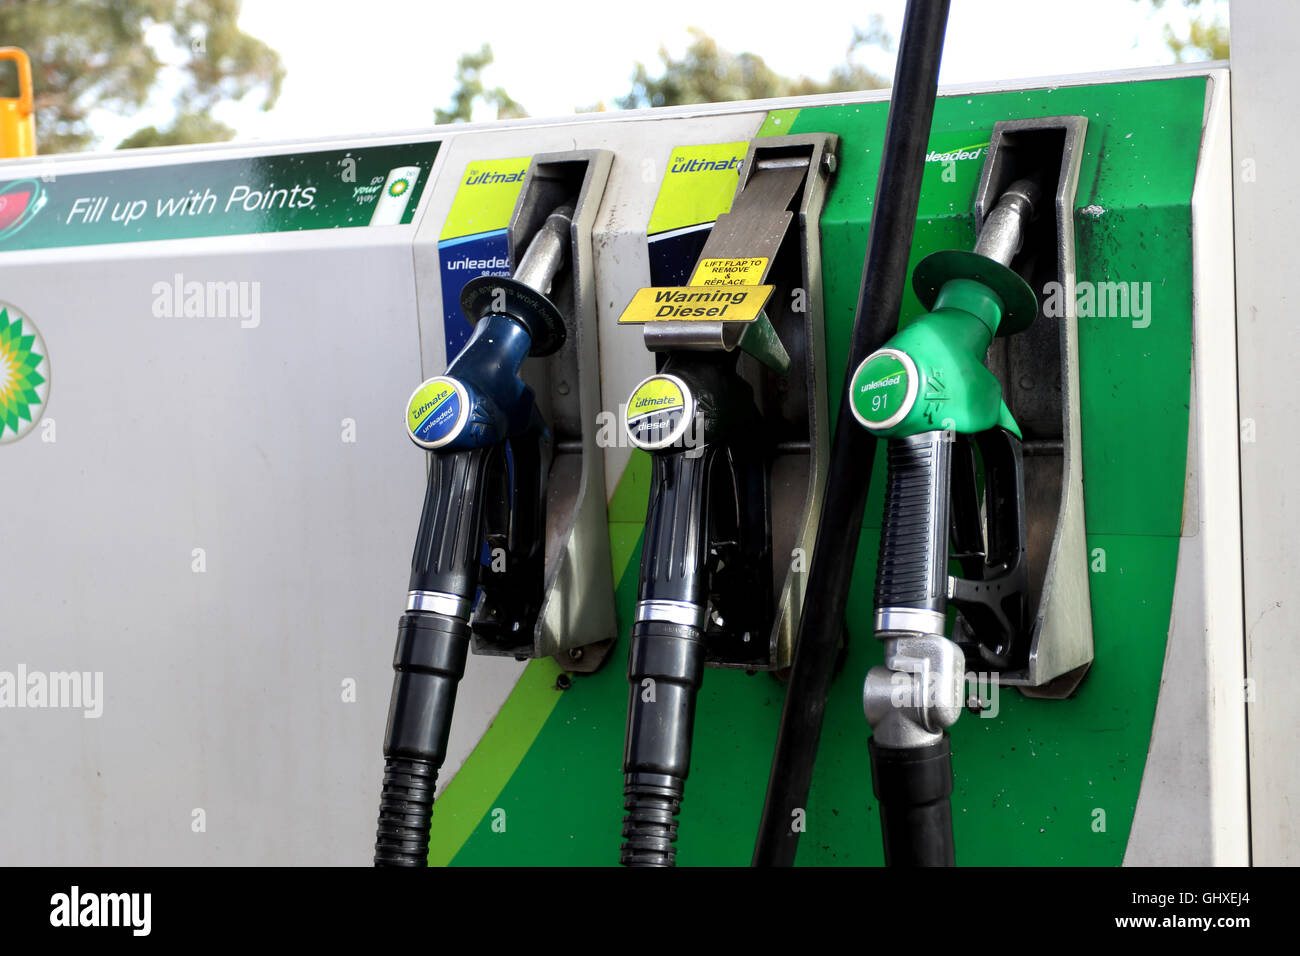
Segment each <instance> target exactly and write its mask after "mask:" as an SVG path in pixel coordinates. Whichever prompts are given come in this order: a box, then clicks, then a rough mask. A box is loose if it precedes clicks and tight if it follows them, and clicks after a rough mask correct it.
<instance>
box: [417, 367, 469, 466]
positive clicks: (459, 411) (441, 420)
mask: <svg viewBox="0 0 1300 956" xmlns="http://www.w3.org/2000/svg"><path fill="white" fill-rule="evenodd" d="M468 418H469V396H468V395H467V394H466V393H465V386H463V385H461V384H460V382H458V381H456V380H455V379H453V378H444V377H441V376H440V377H438V378H431V379H429V380H428V381H427V382H425V383H424V384H423V385H421V386H420V387H419V388H417V389H416V390H415V391H414V392H413V393H412V394H411V398H410V401H409V402H407V405H406V430H407V432H408V433H409V434H410V436H411V440H412V441H414V442H415V443H416V444H417V445H419V446H420V447H422V448H441V447H442V446H443V445H445V444H447V443H448V442H450V441H451V440H452V439H454V438H455V437H456V436H457V435H459V434H460V433H461V431H462V430H463V429H464V427H465V421H466V419H468Z"/></svg>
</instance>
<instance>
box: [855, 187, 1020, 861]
mask: <svg viewBox="0 0 1300 956" xmlns="http://www.w3.org/2000/svg"><path fill="white" fill-rule="evenodd" d="M1040 195H1041V190H1040V189H1039V187H1038V186H1037V185H1036V184H1035V183H1034V182H1032V181H1031V180H1018V181H1016V182H1014V183H1012V184H1011V186H1010V187H1009V188H1008V189H1007V190H1006V191H1005V192H1004V193H1003V194H1002V196H1001V197H1000V198H999V200H998V202H997V204H996V206H995V207H994V209H993V211H992V212H991V213H990V214H989V216H988V218H987V220H986V221H985V223H984V226H983V228H982V229H981V231H980V234H979V239H978V241H977V242H976V245H975V249H974V251H964V250H949V251H945V252H938V253H935V254H934V255H931V256H928V257H927V258H925V259H924V260H922V262H921V263H920V264H919V265H918V266H917V267H916V271H915V272H914V273H913V276H912V287H913V288H914V289H915V291H916V294H917V297H918V298H919V299H920V300H921V303H922V305H924V306H925V307H926V308H927V309H928V311H927V312H926V314H925V315H923V316H921V317H920V318H919V319H917V320H916V321H915V322H913V323H912V324H911V325H909V326H908V327H907V328H905V329H902V330H900V331H899V332H898V333H896V334H895V335H894V336H893V337H892V338H890V339H889V340H888V341H887V342H886V343H885V345H884V346H883V347H882V348H880V349H878V350H877V351H875V352H874V353H872V354H871V355H869V356H867V358H866V359H865V360H864V361H863V362H862V364H861V365H859V366H858V369H857V371H856V372H855V373H854V375H853V378H852V381H851V383H850V386H849V387H850V395H849V397H850V405H851V408H852V410H853V414H854V417H856V418H857V420H858V421H859V422H860V423H861V424H862V425H863V426H864V427H866V428H867V429H869V430H870V431H872V432H874V433H875V434H878V435H881V436H882V437H885V438H888V439H889V443H888V447H887V451H886V464H887V468H888V475H887V478H886V484H885V513H884V515H883V517H882V520H881V532H880V556H879V560H878V562H877V566H876V588H875V596H874V597H875V612H874V621H873V624H874V631H875V634H876V637H877V638H879V639H880V641H881V642H882V643H883V644H884V652H885V653H884V666H879V667H873V668H872V669H871V670H870V671H869V672H868V674H867V678H866V682H865V684H864V686H863V691H862V701H863V710H864V712H865V714H866V717H867V722H868V723H869V724H870V725H871V730H872V736H871V742H870V752H871V774H872V785H873V788H874V790H875V793H876V797H877V799H878V800H879V804H880V822H881V829H882V833H883V838H884V850H885V861H886V862H887V863H889V864H890V865H900V866H950V865H952V864H953V863H955V861H956V852H955V849H954V844H953V829H952V807H951V802H950V796H951V794H952V789H953V778H952V760H951V751H950V747H949V741H948V734H947V728H948V727H950V726H952V724H953V723H955V722H956V720H957V718H958V717H959V716H960V715H961V711H962V706H963V704H964V697H965V694H964V689H965V670H966V655H967V654H968V653H969V654H972V655H976V656H977V658H978V660H979V661H980V662H981V663H982V664H983V665H984V666H986V667H988V668H989V669H992V670H999V669H1001V668H1003V667H1005V666H1007V662H1008V661H1009V660H1010V658H1011V654H1012V652H1013V649H1015V648H1018V647H1019V646H1020V643H1021V642H1022V641H1023V639H1024V636H1025V630H1026V621H1027V618H1028V613H1027V600H1028V599H1027V591H1028V574H1027V563H1026V560H1025V541H1026V522H1025V489H1024V470H1023V464H1022V459H1021V454H1022V452H1021V435H1020V430H1019V428H1018V427H1017V426H1016V423H1015V420H1014V419H1013V418H1012V416H1011V412H1010V410H1009V409H1008V408H1007V405H1006V402H1004V401H1003V398H1002V386H1001V384H1000V383H999V382H998V379H997V377H996V376H995V375H994V374H993V373H992V372H990V371H989V370H988V368H987V367H985V365H984V358H985V355H986V354H987V352H988V348H989V345H990V344H992V342H993V337H994V336H996V335H1006V334H1009V333H1012V332H1017V331H1020V330H1021V329H1024V328H1025V327H1027V326H1028V325H1029V324H1030V323H1032V322H1033V321H1034V318H1035V317H1036V315H1037V313H1038V302H1037V299H1036V298H1035V296H1034V293H1033V291H1032V290H1031V289H1030V287H1029V285H1028V284H1027V283H1026V282H1025V281H1024V279H1022V278H1021V277H1020V276H1019V275H1018V274H1017V273H1015V272H1014V271H1012V269H1011V268H1010V263H1011V260H1012V258H1013V257H1014V256H1015V255H1016V253H1017V252H1018V251H1019V250H1020V246H1021V243H1022V239H1023V236H1024V234H1025V230H1026V227H1027V226H1028V224H1029V223H1030V221H1031V220H1032V219H1033V218H1034V214H1035V212H1036V208H1037V206H1038V203H1039V197H1040ZM977 450H978V456H979V457H978V462H979V464H978V466H977V464H976V461H977V459H976V451H977ZM981 468H982V471H983V482H982V487H981V482H980V481H979V469H981ZM952 561H955V562H957V563H958V564H959V565H960V567H961V575H960V576H953V575H950V573H949V563H950V562H952ZM950 604H951V605H952V606H954V607H955V608H956V609H957V612H958V615H957V624H956V625H954V631H953V635H954V636H953V637H952V638H950V637H948V636H947V635H948V609H949V605H950Z"/></svg>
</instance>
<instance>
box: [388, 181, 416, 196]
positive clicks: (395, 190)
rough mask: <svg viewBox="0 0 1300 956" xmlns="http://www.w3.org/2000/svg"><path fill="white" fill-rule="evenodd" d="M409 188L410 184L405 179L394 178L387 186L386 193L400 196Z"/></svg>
mask: <svg viewBox="0 0 1300 956" xmlns="http://www.w3.org/2000/svg"><path fill="white" fill-rule="evenodd" d="M410 188H411V184H410V183H409V182H407V181H406V180H405V179H394V180H393V182H392V184H391V185H390V186H389V187H388V195H390V196H400V195H402V193H404V192H406V191H407V190H408V189H410Z"/></svg>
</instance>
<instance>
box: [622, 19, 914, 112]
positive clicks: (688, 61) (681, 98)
mask: <svg viewBox="0 0 1300 956" xmlns="http://www.w3.org/2000/svg"><path fill="white" fill-rule="evenodd" d="M689 32H690V34H691V36H692V37H693V39H692V40H691V44H690V46H689V47H688V48H687V50H686V54H685V55H684V56H683V57H682V58H681V59H674V58H673V57H672V56H671V55H670V54H669V53H668V51H667V50H666V49H664V48H663V47H660V49H659V59H660V61H661V62H660V71H659V72H658V75H652V74H651V72H650V70H649V68H648V67H646V65H645V64H644V63H638V64H636V67H635V69H634V70H633V72H632V89H631V91H630V92H629V93H628V94H627V95H626V96H623V97H620V98H619V99H617V100H616V101H615V102H616V103H617V105H618V106H619V108H620V109H640V108H643V107H647V106H678V105H681V104H686V103H727V102H732V101H734V100H753V99H765V98H768V97H774V96H803V95H807V94H811V93H842V92H847V91H849V90H874V89H880V88H881V87H883V86H885V85H887V81H886V80H885V79H884V78H883V77H880V76H877V75H876V74H874V73H872V72H871V71H870V70H868V69H867V68H866V67H864V66H861V65H860V64H857V63H854V62H853V54H854V52H856V51H857V50H858V48H859V47H863V46H882V47H888V45H889V43H890V41H889V37H888V35H887V34H886V33H885V31H884V28H883V26H882V24H881V19H880V17H879V15H876V16H873V17H872V22H871V26H870V27H869V28H868V29H866V30H855V31H854V35H853V39H852V42H850V44H849V47H848V50H847V51H846V54H845V57H844V62H843V63H841V64H840V65H838V66H836V67H835V68H834V69H833V70H832V71H831V74H830V76H829V77H827V78H826V79H824V80H815V79H812V78H810V77H807V76H799V77H785V76H782V75H780V74H779V73H777V72H775V71H774V70H773V69H772V68H771V67H769V66H768V65H767V63H766V62H764V60H763V58H762V57H761V56H758V55H757V54H755V53H731V52H730V51H728V50H724V49H723V48H721V47H720V46H718V43H717V41H716V40H714V39H713V38H712V37H710V36H709V35H708V34H706V33H705V32H704V31H703V30H700V29H698V28H695V27H692V28H691V29H690V31H689Z"/></svg>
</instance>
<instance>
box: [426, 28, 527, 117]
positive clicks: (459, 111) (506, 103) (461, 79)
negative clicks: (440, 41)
mask: <svg viewBox="0 0 1300 956" xmlns="http://www.w3.org/2000/svg"><path fill="white" fill-rule="evenodd" d="M492 60H493V56H492V46H491V44H488V43H484V44H483V45H482V46H481V47H479V48H478V51H477V52H475V53H466V54H464V55H463V56H461V58H460V59H459V60H457V61H456V89H455V91H454V92H453V93H452V94H451V105H450V106H449V107H448V108H447V109H445V110H442V109H435V110H434V111H433V116H434V122H436V123H438V124H439V125H442V124H443V123H464V122H468V121H469V119H470V118H471V117H472V116H473V114H474V103H475V102H476V101H479V100H481V101H483V102H484V103H489V104H492V105H494V106H496V108H497V119H517V118H519V117H521V116H527V115H528V113H527V112H526V111H525V110H524V107H523V106H522V105H521V104H519V103H517V102H516V101H515V100H514V99H512V98H511V96H510V94H509V93H507V92H506V91H505V90H504V89H502V88H501V87H499V86H498V87H495V88H493V89H490V90H489V89H485V88H484V86H483V71H484V70H485V69H487V67H488V66H489V65H491V63H492Z"/></svg>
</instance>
